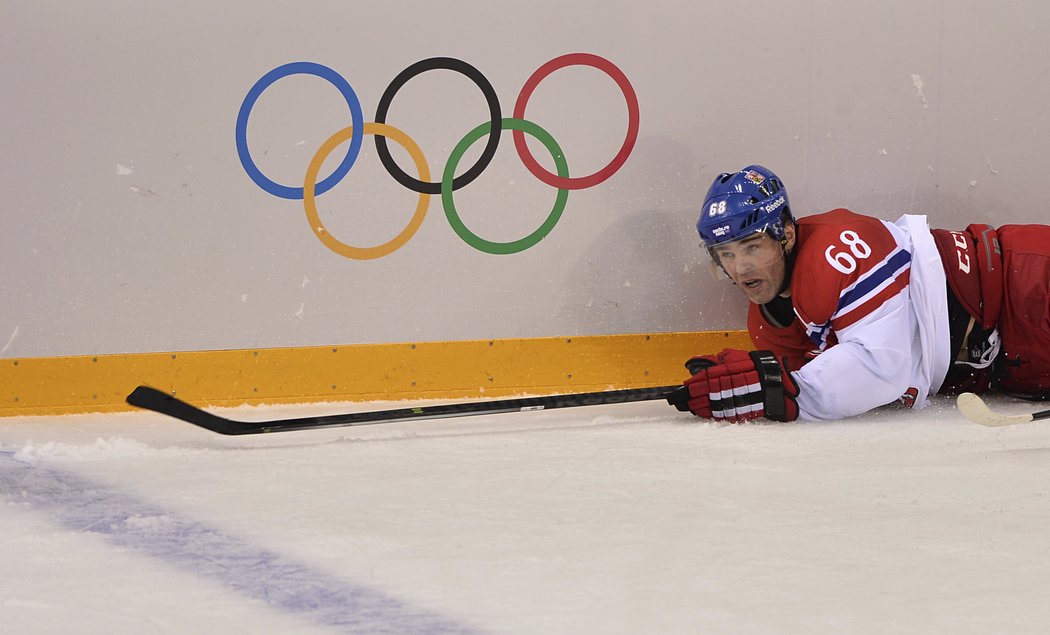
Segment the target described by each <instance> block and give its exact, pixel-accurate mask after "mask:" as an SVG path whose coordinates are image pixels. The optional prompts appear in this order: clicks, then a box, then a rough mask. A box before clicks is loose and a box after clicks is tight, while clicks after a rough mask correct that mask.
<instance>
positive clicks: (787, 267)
mask: <svg viewBox="0 0 1050 635" xmlns="http://www.w3.org/2000/svg"><path fill="white" fill-rule="evenodd" d="M786 243H787V238H785V239H784V240H782V241H780V247H781V248H782V249H783V250H784V281H783V282H781V283H780V288H779V289H777V295H778V296H779V295H780V294H782V293H784V292H785V291H787V290H788V288H790V287H791V272H792V271H794V269H795V250H794V249H792V250H791V251H788V248H787V244H786Z"/></svg>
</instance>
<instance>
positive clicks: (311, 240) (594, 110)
mask: <svg viewBox="0 0 1050 635" xmlns="http://www.w3.org/2000/svg"><path fill="white" fill-rule="evenodd" d="M1048 29H1050V5H1047V4H1046V3H1042V2H1036V1H1034V0H1031V1H1017V2H1006V3H996V4H992V3H984V2H965V3H964V2H959V3H943V2H933V1H929V0H919V1H911V2H907V3H905V2H903V1H891V2H862V3H850V4H849V5H843V4H841V3H833V2H828V1H822V0H814V1H812V2H809V3H782V2H771V1H765V0H757V1H755V2H750V3H726V2H706V1H698V2H685V1H684V0H683V1H670V0H655V1H653V2H649V3H646V4H645V5H644V10H643V11H639V6H638V4H637V3H634V2H624V1H621V0H601V1H599V0H577V1H576V2H572V3H560V2H548V1H546V0H543V1H539V2H530V3H511V2H504V1H502V0H500V1H497V2H480V1H473V2H472V1H466V0H450V1H447V2H440V3H423V2H406V1H395V2H385V3H367V4H366V3H351V2H317V3H311V4H310V5H306V6H303V5H300V4H297V3H291V2H247V1H244V0H232V1H230V2H225V3H223V5H222V9H221V10H219V9H218V8H216V5H214V4H213V3H207V2H199V1H184V2H178V3H138V2H126V1H113V2H106V3H68V2H55V1H51V2H34V3H28V2H3V19H2V20H0V76H2V77H3V85H4V88H3V100H2V104H3V108H2V116H3V126H2V127H0V175H2V176H0V178H2V179H3V185H4V193H5V196H4V198H3V203H2V204H0V214H2V216H3V226H2V227H3V230H2V231H0V270H2V271H3V275H2V276H0V301H2V306H3V310H2V311H0V357H9V358H11V357H32V356H60V355H81V354H103V353H135V352H148V351H167V350H203V349H216V348H250V347H277V346H312V345H325V344H334V343H339V344H356V343H380V342H400V341H435V340H457V339H482V338H510V337H533V336H549V335H591V334H607V333H625V332H654V331H655V332H659V331H694V330H715V329H727V328H739V327H741V326H742V325H743V320H742V310H743V307H744V304H743V300H742V299H741V298H740V297H738V294H736V293H735V292H734V290H733V289H732V288H730V287H727V286H725V285H724V284H720V283H718V282H716V281H714V280H711V279H709V277H708V276H707V274H706V272H705V271H704V270H703V267H701V266H700V253H699V250H698V249H697V248H696V242H697V241H696V237H695V233H694V230H693V224H694V222H695V215H696V210H697V208H698V206H699V202H700V198H701V197H702V195H703V193H704V191H705V190H706V187H707V185H708V184H709V183H710V181H711V179H712V178H713V177H714V175H715V174H716V173H717V172H719V171H721V170H723V169H734V168H738V167H742V166H743V165H745V164H747V163H749V162H760V163H762V164H764V165H766V166H768V167H770V168H772V169H774V170H776V171H778V172H779V173H780V174H781V176H782V177H783V178H784V179H785V180H786V182H787V184H788V188H789V192H790V195H791V201H792V204H793V206H794V208H795V211H796V212H797V213H801V214H806V213H812V212H818V211H823V210H825V209H828V208H831V207H837V206H848V207H851V208H853V209H856V210H857V211H862V212H869V213H875V214H877V215H880V216H883V217H887V218H892V217H896V216H897V215H899V214H900V213H905V212H910V213H926V214H929V215H930V216H931V220H932V223H933V224H934V225H938V226H945V227H960V226H965V225H966V224H968V223H970V222H988V223H992V224H996V225H998V224H1004V223H1010V222H1045V221H1046V220H1047V218H1048V217H1050V215H1048V214H1047V212H1046V206H1045V203H1044V201H1043V199H1044V198H1045V197H1044V196H1043V195H1042V189H1043V187H1042V184H1041V179H1042V174H1043V173H1044V172H1045V171H1046V169H1047V167H1048V166H1050V155H1048V150H1047V148H1046V146H1047V142H1048V137H1050V124H1048V123H1047V121H1046V119H1045V117H1044V116H1043V113H1044V108H1045V104H1046V103H1047V102H1048V101H1050V83H1048V82H1047V81H1045V79H1046V78H1045V77H1044V74H1045V70H1046V69H1045V61H1044V60H1045V57H1046V51H1047V44H1046V43H1047V37H1048V33H1047V31H1048ZM575 52H583V53H590V54H594V55H597V56H600V57H601V58H603V59H605V60H608V61H609V62H612V63H613V64H615V66H616V67H618V68H619V69H620V70H621V71H622V73H623V76H624V77H625V78H626V80H627V82H628V83H629V84H630V87H631V89H632V90H633V91H634V92H635V93H636V95H637V100H638V115H639V122H640V123H639V127H638V131H637V139H636V142H635V145H634V147H633V149H632V150H631V152H630V154H629V156H627V158H626V161H625V162H624V163H623V165H622V167H620V169H618V170H617V171H616V172H615V173H614V174H612V175H611V176H610V177H609V178H608V179H607V180H605V181H604V182H601V183H598V184H596V185H594V186H593V187H588V188H586V189H579V190H574V191H571V192H569V193H568V197H567V200H566V202H565V207H564V213H563V215H562V217H561V218H560V220H559V222H558V223H557V225H556V226H555V227H554V228H553V230H552V231H551V232H550V233H549V234H548V235H547V236H546V237H544V238H543V239H542V240H539V241H538V242H537V243H536V244H535V245H534V246H532V247H531V248H528V249H525V250H523V251H520V252H519V253H515V254H509V255H493V254H490V253H485V252H483V251H479V250H477V249H475V248H474V247H472V246H471V245H470V244H468V243H467V242H465V241H463V240H461V239H460V238H459V236H457V234H456V233H455V232H454V231H453V230H452V228H451V227H450V222H449V221H448V220H446V218H445V213H444V211H443V203H442V201H441V197H440V196H437V195H434V196H432V197H431V199H430V201H429V206H428V207H427V210H428V211H427V215H426V217H425V219H424V220H423V222H422V224H421V225H420V227H419V229H418V231H417V232H416V233H415V235H414V236H413V237H412V238H411V239H410V240H408V241H407V242H406V243H405V244H404V245H403V246H402V247H401V248H400V249H397V250H396V251H393V252H392V253H389V254H386V255H384V256H383V257H380V258H375V259H372V260H355V259H352V258H348V257H346V256H345V255H342V254H340V253H337V252H336V251H334V250H333V249H331V248H329V247H328V246H326V245H325V244H324V243H322V241H321V240H319V238H318V236H317V235H315V233H314V231H313V230H312V229H311V223H310V222H308V220H307V215H306V213H305V208H304V203H303V201H302V200H294V199H285V198H280V197H277V196H274V195H273V194H271V193H269V192H267V191H265V190H264V189H263V188H261V187H259V186H258V185H256V183H255V182H253V181H252V179H250V178H249V176H248V174H247V173H246V170H245V167H244V164H243V162H242V157H241V154H239V152H238V148H237V145H236V140H235V138H236V135H235V128H236V123H237V119H238V112H239V109H240V108H241V106H242V103H243V102H244V100H245V97H246V95H247V94H248V92H249V90H250V89H251V88H252V86H253V84H255V83H256V81H258V80H259V79H260V78H262V77H263V76H264V75H265V74H266V73H267V72H269V71H271V70H272V69H275V68H277V67H280V66H282V65H284V64H287V63H290V62H299V61H308V62H314V63H317V64H322V65H324V66H326V67H328V68H330V69H332V70H333V71H335V72H336V73H338V74H339V76H341V77H343V78H345V79H346V81H347V82H348V83H349V85H350V86H351V87H352V89H353V91H354V92H355V94H356V95H357V97H358V99H359V101H360V105H361V110H362V113H363V114H362V117H363V121H365V122H372V121H374V120H375V114H376V109H377V106H378V104H379V101H380V98H381V96H382V95H383V92H384V90H385V89H386V88H387V86H388V85H389V84H390V82H391V81H392V80H393V79H394V78H395V77H396V76H397V75H398V74H399V73H400V72H401V71H402V70H403V69H405V68H406V67H408V66H410V65H411V64H413V63H415V62H417V61H420V60H423V59H426V58H430V57H435V56H447V57H452V58H456V59H458V60H462V61H465V62H468V63H470V64H472V65H473V66H475V67H476V68H477V69H478V70H479V71H480V72H481V73H482V74H483V75H484V77H485V78H486V79H487V80H488V81H489V82H490V83H491V84H492V87H493V91H494V93H495V94H496V96H497V97H498V99H499V104H500V107H501V111H502V116H503V117H511V116H513V114H514V106H515V102H516V100H517V99H518V96H519V93H520V91H521V90H522V86H523V85H524V84H525V82H526V80H527V79H528V78H529V77H530V75H532V74H533V72H534V71H536V70H537V69H538V68H540V67H541V65H543V64H544V63H546V62H547V61H549V60H551V59H553V58H556V57H558V56H560V55H564V54H567V53H575ZM526 118H527V119H529V120H530V121H534V122H535V123H537V124H539V125H540V126H542V127H543V128H544V129H545V130H547V131H548V132H549V133H550V134H551V135H552V136H553V138H554V139H555V140H556V141H557V143H558V144H559V145H560V147H561V148H562V149H563V151H564V153H565V156H566V159H567V162H568V166H569V174H570V176H572V177H581V176H586V175H588V174H591V173H593V172H595V171H597V170H599V169H600V168H602V166H604V165H606V164H607V163H608V162H609V161H610V159H611V158H612V157H613V156H614V155H616V153H617V150H618V149H619V148H620V146H621V144H622V143H623V141H624V138H625V134H627V131H628V119H629V108H628V106H627V102H626V101H625V98H624V96H623V94H622V93H621V89H620V87H618V85H617V83H616V82H614V81H613V80H612V79H611V78H610V77H608V76H607V75H605V74H604V73H603V72H601V71H599V70H597V69H595V68H591V67H569V68H564V69H561V70H558V71H555V72H554V73H552V74H551V75H550V76H549V77H547V78H546V79H544V80H543V81H542V82H540V83H539V84H538V85H537V87H536V89H535V91H534V92H533V93H532V95H531V97H530V99H529V101H528V107H527V116H526ZM488 119H489V111H488V108H487V107H486V102H485V99H484V98H483V96H482V95H481V93H480V91H479V90H478V88H477V87H475V86H474V84H473V83H472V82H471V81H470V80H469V79H467V78H466V77H464V76H462V75H459V74H457V73H454V72H451V71H447V70H439V71H431V72H427V73H424V74H422V75H420V76H418V77H416V78H414V79H412V80H409V81H408V82H407V83H406V84H405V85H404V87H403V88H402V89H401V90H400V91H398V93H397V94H396V96H395V97H394V98H393V100H392V102H391V105H390V109H389V113H388V116H387V123H389V124H391V125H394V126H396V127H397V128H399V129H401V130H402V131H404V132H405V134H407V135H408V136H409V137H411V138H412V139H413V140H414V141H415V142H416V143H418V145H419V148H420V152H421V153H422V154H423V155H424V156H425V157H426V161H427V164H428V166H429V170H430V172H431V174H432V179H435V180H437V179H439V178H440V175H441V173H442V171H443V169H444V168H445V165H446V162H447V160H448V157H449V156H450V155H451V154H452V153H453V148H454V147H455V146H456V145H457V144H458V143H459V142H460V140H461V139H463V138H464V135H466V133H467V132H468V131H470V130H471V129H473V128H474V127H476V126H478V125H479V124H482V123H484V122H485V121H487V120H488ZM350 120H351V117H350V112H349V110H348V106H347V103H346V102H345V100H344V97H343V96H342V95H340V92H339V91H338V90H337V89H336V88H335V87H334V86H333V84H331V83H329V82H327V81H325V80H323V79H320V78H318V77H313V76H308V75H294V76H290V77H285V78H283V79H280V80H278V81H276V82H275V83H274V84H273V85H272V86H270V87H269V88H267V89H266V90H265V91H263V92H262V94H261V95H260V96H259V99H258V101H257V102H256V103H255V107H254V108H253V110H252V112H251V116H250V118H249V120H248V121H249V122H250V123H249V125H248V127H247V132H246V134H245V139H246V142H247V145H248V148H249V151H250V153H251V156H252V157H253V160H254V161H255V162H256V164H257V165H258V167H259V169H260V170H261V171H262V173H264V174H265V175H266V176H267V177H268V178H270V179H272V180H274V181H275V182H277V183H281V184H288V185H289V186H302V184H303V180H304V178H305V174H306V171H307V167H308V166H309V164H310V162H311V158H312V157H314V155H315V153H316V152H317V150H318V148H320V147H321V144H322V143H324V141H325V140H326V139H328V138H329V136H331V135H332V134H333V133H335V132H336V131H338V130H340V129H342V128H343V127H345V126H347V125H349V124H350ZM485 143H486V140H485V138H483V139H481V140H479V141H478V142H477V143H475V144H474V145H473V146H472V147H471V148H470V149H469V150H468V151H466V153H465V154H464V156H463V158H462V160H461V161H460V168H459V172H460V173H462V172H463V171H464V170H465V169H467V167H469V165H471V164H473V163H474V162H475V161H476V160H477V158H478V156H479V155H480V153H481V149H482V147H483V145H484V144H485ZM390 146H391V147H392V148H394V151H393V152H394V158H395V160H397V161H398V163H399V165H400V166H403V169H405V170H408V171H410V172H411V171H413V170H414V168H413V165H412V161H411V160H410V159H409V157H408V155H407V154H406V153H404V152H402V151H400V150H399V149H398V145H397V144H396V143H390ZM345 148H346V145H343V146H341V147H340V148H337V149H336V150H335V151H334V152H332V154H331V158H330V160H329V161H327V162H325V163H324V164H323V166H322V168H321V173H322V175H327V174H330V173H331V172H332V170H334V169H335V166H336V164H337V163H338V161H339V160H340V158H341V157H342V156H344V153H345V151H346V150H345ZM529 148H530V151H531V153H532V154H534V155H535V156H536V157H537V159H538V160H539V162H540V163H541V164H542V165H543V166H545V167H546V168H547V169H549V170H553V169H554V166H553V163H552V162H551V160H550V158H549V156H548V154H549V153H548V152H547V150H546V149H545V148H544V147H543V146H542V145H540V144H539V143H537V142H534V141H532V142H530V144H529ZM555 195H556V190H555V189H554V188H552V187H551V186H549V185H546V184H545V183H543V182H541V181H540V180H539V179H537V178H536V177H534V176H533V175H532V174H531V173H530V172H529V171H528V170H527V169H526V167H525V166H524V165H523V163H522V161H521V159H519V157H518V154H517V152H516V151H515V146H514V142H513V136H512V134H511V133H510V132H509V131H506V132H505V133H504V134H502V135H501V141H500V144H499V146H498V148H497V151H496V153H495V155H494V158H493V159H492V161H491V163H490V164H489V165H488V167H487V168H486V169H485V170H484V171H483V172H482V173H481V175H480V176H479V177H478V178H477V179H476V180H475V181H474V182H472V183H471V184H470V185H468V186H466V187H463V188H462V189H459V190H457V191H456V192H455V195H454V200H455V206H456V208H457V211H458V213H459V215H460V217H461V218H462V221H463V223H464V225H465V226H467V227H469V228H470V230H471V231H473V232H474V233H476V234H477V235H478V236H481V237H484V238H486V239H488V240H492V241H497V242H506V241H512V240H516V239H518V238H521V237H522V236H526V235H528V234H530V233H531V232H533V231H534V230H535V229H536V228H537V227H539V226H540V225H541V224H542V223H543V222H544V219H545V218H546V217H547V215H548V214H549V213H550V211H551V206H552V205H553V204H554V203H555ZM418 200H419V197H418V195H417V194H416V193H415V192H412V191H410V190H409V189H407V188H405V187H404V186H402V185H400V184H399V183H398V182H397V181H396V180H395V179H393V178H392V177H391V176H390V175H389V174H388V173H387V171H386V170H385V169H384V167H383V164H382V163H381V162H380V159H379V157H378V156H377V152H376V148H375V143H374V137H373V136H372V135H366V136H365V137H364V139H363V143H362V145H361V153H360V155H359V157H358V160H357V162H356V163H355V165H354V166H353V168H352V169H351V170H350V172H349V173H348V175H347V176H346V177H345V178H344V179H342V181H340V182H339V183H338V185H337V186H335V187H334V188H333V189H332V190H331V191H330V192H327V193H325V194H323V195H321V196H318V197H317V207H318V214H319V218H320V220H321V221H323V224H324V226H325V228H326V231H327V232H328V233H329V234H330V235H331V236H334V237H337V238H338V239H339V240H340V241H342V242H344V243H347V244H351V245H355V246H374V245H379V244H383V243H386V242H387V241H389V240H391V239H392V238H393V237H394V236H396V235H397V234H398V233H399V232H400V231H401V230H402V228H404V227H405V226H406V225H407V224H408V223H409V222H410V218H411V217H412V215H413V211H414V210H415V209H416V205H417V202H418Z"/></svg>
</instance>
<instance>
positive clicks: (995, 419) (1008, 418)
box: [958, 392, 1050, 428]
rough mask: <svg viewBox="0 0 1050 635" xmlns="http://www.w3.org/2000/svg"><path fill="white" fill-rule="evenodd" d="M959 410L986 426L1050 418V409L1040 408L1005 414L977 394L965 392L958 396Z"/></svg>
mask: <svg viewBox="0 0 1050 635" xmlns="http://www.w3.org/2000/svg"><path fill="white" fill-rule="evenodd" d="M958 405H959V412H960V413H962V415H963V416H964V417H966V418H967V419H969V420H970V421H973V422H974V423H979V424H981V425H984V426H991V427H993V428H998V427H1002V426H1009V425H1014V424H1016V423H1028V422H1029V421H1038V420H1039V419H1050V410H1040V411H1039V412H1033V413H1029V414H1020V415H1004V414H999V413H997V412H993V411H992V410H991V408H989V407H988V405H987V404H986V403H984V400H983V399H981V398H980V397H978V396H977V395H975V394H973V393H969V392H964V393H962V394H961V395H959V398H958Z"/></svg>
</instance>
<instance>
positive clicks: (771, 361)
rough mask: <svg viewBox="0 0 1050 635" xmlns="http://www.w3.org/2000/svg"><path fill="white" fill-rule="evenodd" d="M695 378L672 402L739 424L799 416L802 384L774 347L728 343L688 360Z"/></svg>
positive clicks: (691, 379) (793, 418) (680, 406)
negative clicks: (717, 350)
mask: <svg viewBox="0 0 1050 635" xmlns="http://www.w3.org/2000/svg"><path fill="white" fill-rule="evenodd" d="M685 366H686V368H687V369H689V372H690V373H692V375H693V376H692V377H690V378H689V379H687V380H686V381H685V384H684V385H683V386H682V388H679V389H678V390H676V391H675V392H674V393H673V394H672V395H671V396H670V397H668V399H667V401H668V402H669V403H671V405H673V406H675V407H676V408H678V409H679V410H682V411H685V410H688V411H689V412H692V413H693V414H695V415H696V416H698V417H704V418H707V419H715V420H717V421H729V422H733V423H737V422H741V421H748V420H751V419H757V418H758V417H765V418H767V419H772V420H774V421H794V420H795V419H797V418H798V403H796V401H795V398H796V397H798V384H796V383H795V380H794V379H793V378H792V377H791V373H790V372H788V371H787V370H785V369H784V367H783V366H782V365H781V364H780V362H778V361H777V358H776V356H775V355H773V353H771V352H770V351H752V352H747V351H741V350H734V349H730V348H727V349H725V350H724V351H722V352H721V353H719V354H718V355H703V356H699V357H693V358H692V359H690V360H689V361H687V362H686V363H685Z"/></svg>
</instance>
